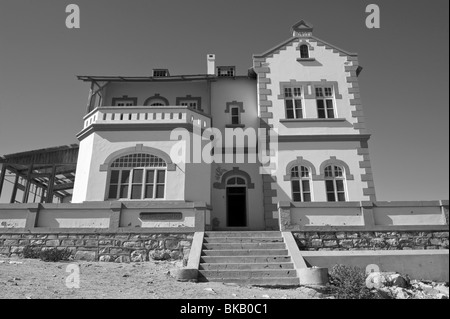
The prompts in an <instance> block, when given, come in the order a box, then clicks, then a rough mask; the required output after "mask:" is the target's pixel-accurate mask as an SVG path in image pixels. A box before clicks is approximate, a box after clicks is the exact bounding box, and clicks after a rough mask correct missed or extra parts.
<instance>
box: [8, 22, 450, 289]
mask: <svg viewBox="0 0 450 319" xmlns="http://www.w3.org/2000/svg"><path fill="white" fill-rule="evenodd" d="M206 69H207V72H206V74H198V75H171V74H170V73H169V70H167V69H161V68H159V69H156V68H155V69H154V70H153V74H151V75H150V76H148V77H133V76H78V79H80V80H82V81H84V82H88V83H89V84H90V88H91V89H90V94H89V101H88V106H87V110H86V115H85V116H84V119H83V127H82V129H81V131H80V132H79V133H78V134H77V137H78V139H79V141H80V143H79V145H70V146H64V147H57V148H49V149H44V150H37V151H28V152H24V153H18V154H11V155H6V156H3V157H0V168H1V170H0V172H1V176H0V198H5V197H6V198H8V199H10V200H9V201H10V204H0V234H2V233H3V235H2V236H3V237H0V238H6V239H8V240H5V241H4V242H2V241H1V240H0V255H1V254H6V255H9V256H11V255H14V254H18V253H20V252H21V250H22V249H23V246H24V245H26V243H27V242H28V241H29V240H30V238H31V240H32V241H34V240H36V241H38V242H39V245H40V246H39V249H42V250H44V249H46V246H63V247H65V248H66V249H70V250H72V251H73V255H74V257H75V259H88V260H100V261H119V262H122V261H145V260H149V259H151V258H153V259H161V258H163V257H164V256H165V257H164V258H172V259H180V258H184V259H185V260H187V257H188V255H189V263H188V267H189V268H190V269H195V270H197V269H202V271H200V272H198V273H197V271H195V272H193V273H190V274H193V276H194V277H195V278H197V277H196V276H197V275H198V274H200V275H201V276H204V277H205V278H207V279H208V280H222V279H224V278H225V277H224V278H222V277H220V276H222V275H223V274H222V273H220V274H218V273H217V271H219V270H218V269H225V270H226V271H225V273H226V274H225V275H226V276H231V277H228V278H229V279H230V278H231V279H230V280H236V281H238V282H240V281H239V280H241V279H242V280H243V279H245V280H249V281H248V282H252V283H256V284H262V283H264V284H288V285H290V284H298V282H299V281H298V278H296V277H295V276H297V275H298V277H299V278H300V282H304V281H303V280H304V279H305V278H304V277H302V275H301V273H302V271H303V270H302V269H303V268H307V263H308V264H309V265H315V266H321V267H328V266H332V265H333V263H336V262H337V261H338V260H343V262H347V263H349V264H352V265H358V266H362V267H366V266H367V265H368V264H372V263H374V262H377V263H378V262H379V260H382V262H381V261H380V263H384V264H383V265H384V266H383V267H386V270H388V271H392V270H396V271H397V270H398V269H399V267H400V268H401V269H403V270H404V271H405V272H408V273H410V274H412V275H414V276H416V277H418V278H423V277H424V276H431V277H430V278H440V279H441V280H442V279H444V280H448V200H446V201H429V202H423V201H421V202H419V201H416V202H380V201H377V199H376V194H375V187H374V182H373V174H372V170H371V163H370V157H369V149H368V141H369V138H370V135H369V134H368V132H367V129H366V127H365V121H364V116H363V110H362V104H361V98H360V93H359V85H358V76H359V74H360V73H361V71H362V67H361V66H360V65H359V63H358V56H357V54H355V53H349V52H346V51H344V50H342V49H340V48H338V47H336V46H334V45H332V44H329V43H327V42H325V41H323V40H320V39H318V38H317V37H315V36H314V35H313V27H312V26H311V25H310V24H309V23H307V22H305V21H300V22H298V23H296V24H295V25H294V26H293V27H292V37H290V38H289V39H287V40H286V41H284V42H282V43H281V44H278V45H276V46H275V47H273V48H271V49H269V50H268V51H266V52H264V53H262V54H257V55H254V56H253V65H252V67H251V68H250V69H248V70H246V74H245V75H238V70H236V68H235V67H234V66H221V65H220V64H217V66H216V58H215V55H214V54H208V55H207V57H206ZM10 175H12V176H13V181H11V183H12V187H10V188H9V192H10V194H6V187H3V186H4V185H5V183H4V181H5V180H7V179H6V176H10ZM2 190H3V192H2ZM2 193H3V194H2ZM1 196H3V197H1ZM205 230H213V231H221V230H224V231H230V232H228V233H222V232H209V233H205ZM261 230H267V232H253V231H261ZM246 231H251V232H246ZM47 235H49V236H48V238H47ZM204 236H205V238H207V239H206V241H204ZM228 236H231V237H232V238H231V239H229V238H228ZM44 237H45V238H44ZM209 237H215V238H209ZM254 237H257V238H256V239H255V238H254ZM294 237H295V239H294ZM400 237H401V238H400ZM17 238H22V239H23V240H21V241H20V242H19V240H18V239H17ZM42 238H44V239H45V240H44V239H42ZM51 238H56V239H51ZM114 238H115V239H117V240H112V239H114ZM74 239H80V240H74ZM243 243H244V244H243ZM204 244H205V245H204ZM144 247H145V249H144ZM230 247H231V248H230ZM236 247H237V248H236ZM245 247H251V248H249V249H246V248H245ZM191 248H192V249H191ZM284 248H287V249H284ZM439 248H441V249H440V250H439ZM230 249H233V250H230ZM406 249H409V250H412V251H411V252H410V253H408V252H406V253H404V252H402V253H397V252H395V253H392V250H406ZM432 249H434V250H435V251H431V250H432ZM442 249H443V250H444V251H443V250H442ZM306 250H308V252H304V251H306ZM312 250H315V251H312ZM321 250H323V251H321ZM328 250H338V251H344V252H338V253H337V254H336V252H333V253H334V254H330V255H328V254H327V252H326V251H328ZM345 250H352V251H350V252H345ZM353 250H377V251H376V252H374V253H364V254H359V255H358V257H355V255H354V254H352V253H354V252H353ZM379 250H386V251H389V252H380V251H379ZM425 250H426V251H425ZM300 251H302V252H300ZM394 255H395V258H393V256H394ZM161 256H163V257H161ZM241 256H242V258H241ZM254 256H258V257H257V258H254ZM291 257H292V259H291ZM348 257H351V258H348ZM233 258H234V259H233ZM339 258H342V259H339ZM230 260H234V261H230ZM258 260H259V261H258ZM305 260H306V262H305ZM282 261H285V262H282ZM291 261H292V262H291ZM228 262H231V263H235V264H234V267H236V268H235V270H228V268H227V264H226V263H228ZM200 263H203V265H202V266H200ZM210 263H213V265H210ZM214 263H215V264H214ZM246 263H255V265H253V267H254V268H252V269H256V270H257V271H256V272H253V271H246V272H242V271H240V270H239V269H249V268H248V265H245V264H246ZM416 264H423V265H427V266H426V267H422V266H418V267H416V266H415V265H416ZM430 265H432V266H430ZM208 267H212V268H208ZM221 267H222V268H221ZM283 267H288V268H287V270H283V269H282V268H283ZM207 269H212V270H211V271H209V270H207ZM267 269H274V270H270V271H269V272H270V275H269V277H270V276H275V277H274V278H268V277H267V276H268V272H267ZM289 269H296V270H297V271H298V273H297V274H296V273H294V272H292V271H290V270H289ZM307 269H309V268H307ZM430 269H432V271H431V272H430ZM307 271H308V270H307ZM219 272H220V271H219ZM200 275H199V278H200ZM219 275H220V276H219ZM217 276H219V277H217ZM233 276H235V277H233ZM254 276H256V277H255V278H253V277H254ZM244 277H245V278H244ZM292 277H295V278H294V279H293V278H292Z"/></svg>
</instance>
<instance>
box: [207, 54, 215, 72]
mask: <svg viewBox="0 0 450 319" xmlns="http://www.w3.org/2000/svg"><path fill="white" fill-rule="evenodd" d="M207 61H208V68H207V70H208V72H207V74H208V75H215V74H216V67H215V64H216V55H215V54H208V55H207Z"/></svg>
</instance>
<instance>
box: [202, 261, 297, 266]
mask: <svg viewBox="0 0 450 319" xmlns="http://www.w3.org/2000/svg"><path fill="white" fill-rule="evenodd" d="M254 264H255V265H286V266H287V265H294V263H293V262H279V263H254ZM200 265H234V266H235V265H248V263H200Z"/></svg>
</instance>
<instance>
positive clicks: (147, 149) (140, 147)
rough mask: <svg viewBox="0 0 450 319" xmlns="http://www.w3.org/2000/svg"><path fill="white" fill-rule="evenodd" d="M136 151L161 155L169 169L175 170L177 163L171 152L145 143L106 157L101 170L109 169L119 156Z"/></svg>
mask: <svg viewBox="0 0 450 319" xmlns="http://www.w3.org/2000/svg"><path fill="white" fill-rule="evenodd" d="M134 153H146V154H151V155H155V156H158V157H160V158H161V159H163V160H164V161H165V162H166V168H167V171H175V170H176V165H175V164H174V163H173V162H172V159H171V158H170V156H169V154H167V153H166V152H164V151H161V150H159V149H157V148H154V147H150V146H144V145H143V144H136V146H132V147H127V148H123V149H121V150H118V151H115V152H113V153H111V154H109V156H108V157H107V158H106V159H105V161H104V162H103V164H102V165H100V172H106V171H108V170H109V166H110V165H111V163H112V162H113V161H114V160H116V159H117V158H119V157H122V156H125V155H129V154H134Z"/></svg>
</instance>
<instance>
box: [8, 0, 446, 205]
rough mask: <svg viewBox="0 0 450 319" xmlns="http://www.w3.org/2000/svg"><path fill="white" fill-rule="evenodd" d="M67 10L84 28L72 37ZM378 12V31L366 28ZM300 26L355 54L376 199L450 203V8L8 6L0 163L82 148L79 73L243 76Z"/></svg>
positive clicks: (287, 1) (178, 3)
mask: <svg viewBox="0 0 450 319" xmlns="http://www.w3.org/2000/svg"><path fill="white" fill-rule="evenodd" d="M71 3H73V4H77V5H78V6H79V8H80V13H81V25H80V29H68V28H66V25H65V20H66V17H67V15H68V14H67V13H66V12H65V9H66V6H67V5H69V4H71ZM371 3H374V4H377V5H378V6H379V8H380V17H381V20H380V21H381V25H380V29H368V28H367V27H366V25H365V20H366V17H367V15H368V14H367V13H366V12H365V11H366V10H365V9H366V6H367V5H368V4H371ZM301 19H304V20H306V21H308V22H309V23H311V24H313V25H314V35H315V36H317V37H318V38H320V39H322V40H325V41H326V42H329V43H332V44H334V45H336V46H337V47H340V48H342V49H344V50H346V51H349V52H357V53H358V54H359V61H360V64H361V65H362V66H363V68H364V70H363V72H362V73H361V75H360V77H359V81H360V88H361V97H362V103H363V108H364V112H365V116H366V124H367V126H368V129H369V131H370V133H371V134H372V138H371V140H370V142H369V149H370V156H371V161H372V169H373V173H374V180H375V187H376V191H377V197H378V200H383V201H394V200H395V201H398V200H436V199H448V198H449V183H448V176H449V89H448V87H449V1H448V0H432V1H429V0H427V1H425V0H419V1H404V0H395V1H393V0H390V1H387V0H370V1H365V0H339V1H336V0H335V1H331V0H327V1H324V0H277V1H275V0H271V1H267V0H226V1H223V0H221V1H219V0H127V1H125V0H89V1H87V0H71V1H65V0H38V1H36V0H33V1H32V0H27V1H25V0H0V154H3V155H4V154H11V153H15V152H21V151H28V150H34V149H40V148H45V147H52V146H60V145H67V144H72V143H77V139H76V138H75V135H76V133H78V132H79V131H80V130H81V128H82V117H83V115H84V114H85V111H86V103H87V96H88V91H89V87H88V84H87V83H84V82H81V81H78V80H77V79H76V75H128V76H141V75H142V76H145V75H150V74H151V70H152V69H153V68H168V69H169V70H170V73H171V75H177V74H204V73H206V54H208V53H215V54H216V62H217V64H218V65H236V68H237V73H238V74H240V75H245V74H246V73H247V69H248V68H249V67H251V66H252V55H253V54H258V53H262V52H264V51H266V50H267V49H270V48H272V47H273V46H275V45H277V44H278V43H281V42H282V41H284V40H286V39H288V38H290V37H291V30H290V28H291V26H292V25H293V24H295V23H296V22H297V21H299V20H301Z"/></svg>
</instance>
